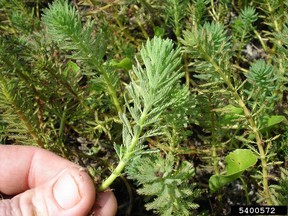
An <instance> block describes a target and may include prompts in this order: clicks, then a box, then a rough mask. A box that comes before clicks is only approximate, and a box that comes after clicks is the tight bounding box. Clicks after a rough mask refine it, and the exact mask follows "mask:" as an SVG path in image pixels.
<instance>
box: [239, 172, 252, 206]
mask: <svg viewBox="0 0 288 216" xmlns="http://www.w3.org/2000/svg"><path fill="white" fill-rule="evenodd" d="M239 178H240V180H241V182H242V184H243V189H244V191H245V196H246V202H247V205H250V199H249V195H248V190H247V184H246V183H245V181H244V179H243V178H242V177H241V176H240V177H239Z"/></svg>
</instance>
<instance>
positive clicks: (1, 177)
mask: <svg viewBox="0 0 288 216" xmlns="http://www.w3.org/2000/svg"><path fill="white" fill-rule="evenodd" d="M0 193H2V194H5V195H16V196H14V197H12V198H11V199H3V200H0V215H1V216H32V215H33V216H34V215H37V216H38V215H41V216H86V215H87V214H88V213H89V212H90V210H91V209H92V207H93V211H94V213H95V214H94V215H101V216H114V215H115V214H116V210H117V201H116V199H115V196H114V194H113V193H112V192H103V193H99V194H97V199H96V202H95V197H96V195H95V188H94V184H93V182H92V180H91V178H90V177H89V175H88V174H87V173H86V172H84V169H83V168H81V167H80V166H78V165H76V164H74V163H72V162H70V161H68V160H65V159H63V158H61V157H59V156H57V155H55V154H53V153H51V152H49V151H46V150H43V149H40V148H36V147H31V146H17V145H12V146H7V145H0Z"/></svg>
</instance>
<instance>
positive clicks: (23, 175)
mask: <svg viewBox="0 0 288 216" xmlns="http://www.w3.org/2000/svg"><path fill="white" fill-rule="evenodd" d="M0 160H1V162H0V192H1V193H4V194H18V193H21V192H23V191H25V190H27V189H30V188H34V187H37V186H38V185H42V184H44V183H45V182H47V181H48V180H50V179H51V178H53V177H54V176H55V175H57V174H59V173H60V172H61V171H62V170H64V169H66V168H69V167H71V166H74V167H75V166H76V167H77V165H75V164H74V163H72V162H70V161H68V160H65V159H63V158H61V157H59V156H57V155H55V154H53V153H51V152H49V151H46V150H43V149H40V148H36V147H32V146H17V145H9V146H7V145H0ZM78 167H79V168H80V166H78Z"/></svg>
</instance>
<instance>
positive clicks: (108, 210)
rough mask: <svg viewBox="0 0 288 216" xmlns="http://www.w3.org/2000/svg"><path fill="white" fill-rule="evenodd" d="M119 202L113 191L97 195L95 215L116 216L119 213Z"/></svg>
mask: <svg viewBox="0 0 288 216" xmlns="http://www.w3.org/2000/svg"><path fill="white" fill-rule="evenodd" d="M117 206H118V204H117V200H116V197H115V195H114V193H113V192H112V191H111V190H107V191H104V192H100V193H98V194H97V198H96V203H95V207H94V213H95V215H97V216H115V215H116V213H117Z"/></svg>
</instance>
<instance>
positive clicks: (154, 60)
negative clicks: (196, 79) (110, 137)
mask: <svg viewBox="0 0 288 216" xmlns="http://www.w3.org/2000/svg"><path fill="white" fill-rule="evenodd" d="M140 55H141V59H142V62H143V64H144V66H142V62H140V61H139V60H137V66H136V67H133V73H132V72H131V73H130V78H131V83H130V84H129V85H128V86H127V91H128V94H127V95H126V97H125V100H126V106H127V108H128V111H129V113H130V114H131V116H132V118H133V120H134V122H135V124H134V125H132V124H131V123H130V122H129V121H128V119H127V116H126V114H123V115H120V118H121V120H122V122H123V135H122V136H123V145H122V146H120V147H117V146H116V151H117V154H118V156H119V158H120V162H119V164H118V165H117V167H116V168H115V170H114V171H113V173H112V174H111V175H110V176H109V177H108V178H107V179H106V180H105V181H104V182H103V183H102V184H101V186H100V187H99V189H100V190H105V189H106V188H107V187H109V185H110V184H111V183H112V182H113V181H114V180H115V179H116V178H117V177H118V176H119V175H120V174H121V172H122V171H123V169H124V167H125V166H126V164H127V163H128V161H129V160H130V159H131V158H132V157H133V156H134V155H135V153H136V149H137V148H139V147H141V146H140V144H141V143H142V142H143V140H144V138H146V137H149V136H152V135H155V134H157V133H158V132H159V129H152V130H150V131H147V132H143V130H144V129H145V128H146V129H148V127H150V126H151V125H152V124H153V123H155V122H157V121H158V120H159V119H160V115H161V113H162V112H163V111H164V110H166V109H167V108H168V107H169V106H172V105H173V104H176V103H177V101H178V100H181V99H182V98H173V97H172V95H171V94H172V92H173V91H174V89H175V88H176V86H177V83H178V82H179V78H180V77H181V76H183V74H182V73H180V72H179V65H180V62H181V57H180V51H179V49H177V50H174V49H173V43H172V41H171V40H163V39H161V38H158V37H155V38H153V39H152V40H148V41H147V43H146V45H145V46H144V47H143V48H142V49H141V51H140ZM149 129H150V128H149Z"/></svg>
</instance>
